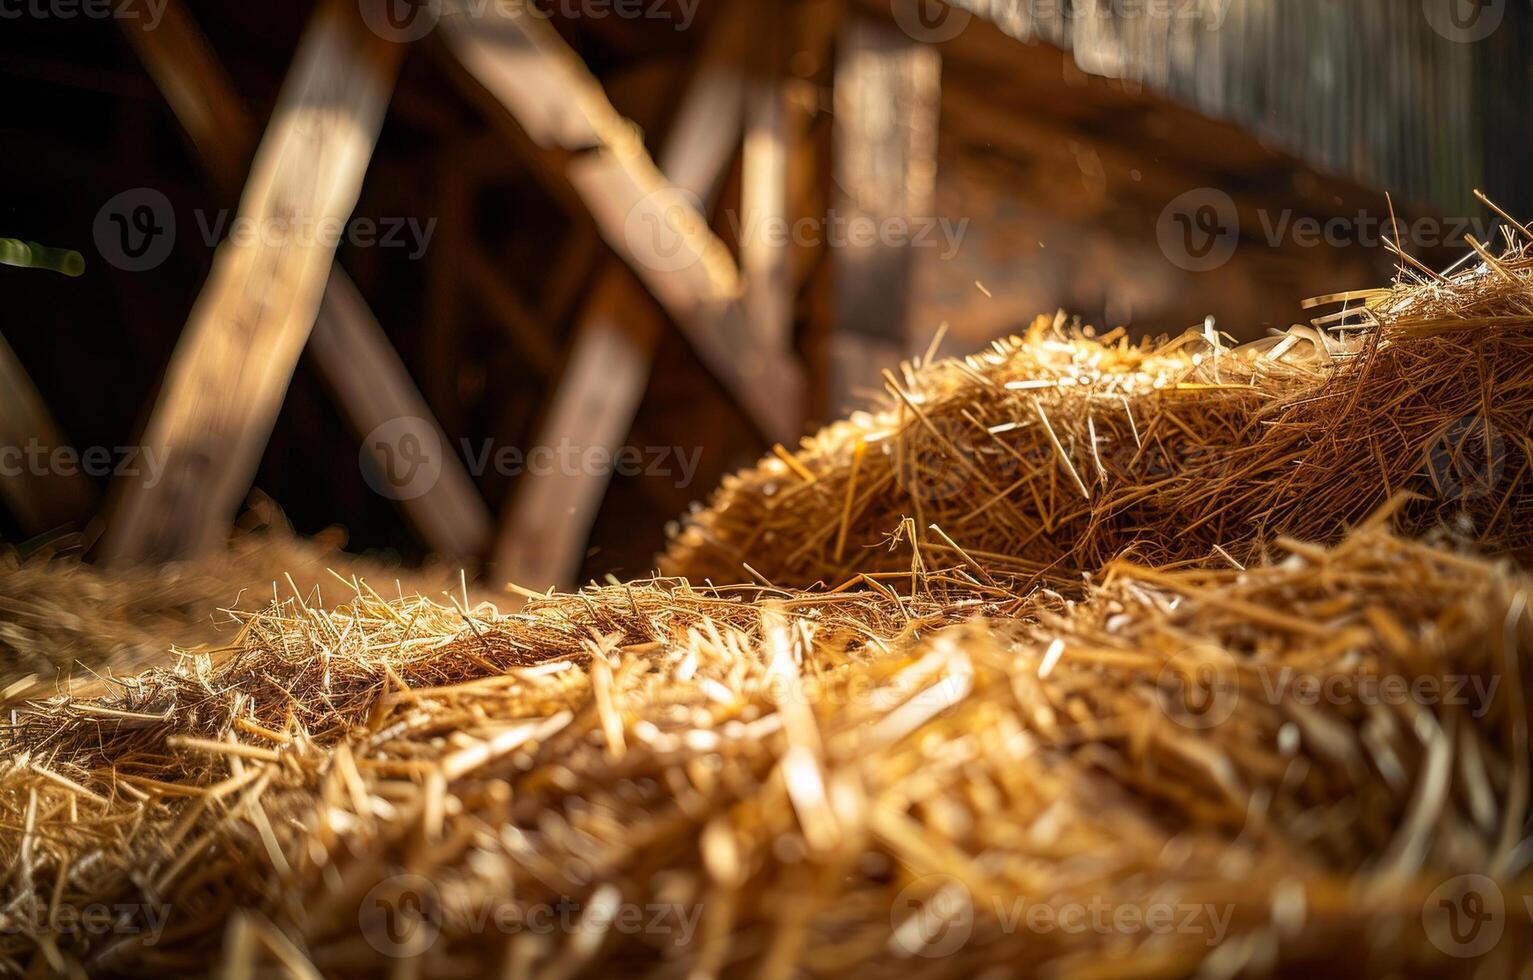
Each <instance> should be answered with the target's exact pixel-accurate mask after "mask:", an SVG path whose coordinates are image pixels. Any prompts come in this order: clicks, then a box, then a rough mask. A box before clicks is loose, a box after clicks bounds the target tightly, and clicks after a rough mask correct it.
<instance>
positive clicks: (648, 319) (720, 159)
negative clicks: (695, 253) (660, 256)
mask: <svg viewBox="0 0 1533 980" xmlns="http://www.w3.org/2000/svg"><path fill="white" fill-rule="evenodd" d="M759 14H760V10H759V9H757V10H755V11H754V14H753V12H752V8H751V7H750V6H749V5H747V4H743V3H742V4H730V5H728V6H725V7H723V8H721V10H720V12H719V14H718V19H717V20H716V21H715V23H714V25H713V26H712V28H711V31H710V35H709V37H708V38H707V39H705V41H704V46H703V51H702V54H701V55H700V57H699V60H698V64H697V66H696V68H695V69H694V71H693V76H692V79H691V81H690V82H689V84H688V86H687V89H686V92H685V94H684V95H683V97H682V98H681V100H680V102H679V104H678V106H677V111H676V116H675V118H674V119H673V120H672V123H671V126H670V128H669V130H668V133H667V136H666V138H665V139H664V141H663V143H662V148H661V151H660V160H659V164H660V169H661V171H662V172H663V173H664V174H665V176H666V177H667V178H668V179H669V180H670V181H671V183H672V184H673V185H674V186H675V187H677V188H678V189H679V190H681V191H682V192H683V193H684V194H686V195H688V196H689V197H690V198H692V199H694V200H696V201H697V202H699V203H700V204H701V206H702V208H703V209H704V210H705V211H706V210H708V209H709V208H710V206H711V202H712V201H713V200H714V199H715V198H716V197H717V195H718V192H719V189H720V185H721V184H722V183H723V181H724V178H725V176H726V175H727V174H728V172H729V169H730V167H731V165H732V164H733V162H734V160H735V157H736V155H737V154H739V153H740V150H741V135H742V133H743V131H744V119H745V113H746V112H747V106H749V105H750V104H751V103H750V100H748V99H747V84H748V82H747V78H746V74H745V71H744V66H745V65H746V63H747V61H748V59H749V51H750V49H751V47H752V44H753V43H754V39H755V34H754V33H753V31H754V27H753V21H752V17H753V16H754V15H759ZM831 38H832V33H831V32H828V31H827V32H824V33H823V45H822V44H820V43H819V42H820V40H821V39H820V38H819V37H818V36H816V37H813V38H809V39H807V43H808V44H809V46H810V47H811V48H813V49H815V50H816V51H819V50H820V49H821V48H823V49H824V50H828V49H829V45H830V40H831ZM758 81H759V79H758ZM751 84H754V83H751ZM756 92H757V93H758V94H759V93H760V89H759V88H757V89H756ZM790 128H791V127H790ZM596 282H597V285H596V286H595V288H594V289H592V290H591V294H590V300H589V301H588V303H587V305H586V307H585V310H584V313H583V315H582V317H581V318H580V320H579V321H577V325H576V328H575V333H574V340H573V343H572V345H571V349H570V354H569V359H568V362H567V364H566V367H565V371H564V376H563V380H562V382H561V385H560V388H559V391H558V394H557V396H556V397H555V399H554V401H553V403H552V405H551V406H550V410H549V412H548V415H547V416H546V418H545V419H544V420H543V423H542V425H541V427H540V429H539V432H538V436H537V440H536V443H535V444H536V445H547V446H558V445H563V444H570V445H573V446H575V447H577V448H578V450H579V451H580V454H581V455H582V456H584V455H585V454H586V453H587V452H588V451H594V452H593V455H594V457H595V458H596V459H601V460H611V459H614V458H615V457H616V454H617V453H618V452H619V451H620V450H621V448H622V446H623V443H624V440H626V439H627V438H628V436H629V432H630V429H631V427H632V423H633V418H634V416H635V414H636V413H637V411H638V408H639V403H640V401H641V399H642V398H643V395H644V389H645V386H646V384H647V382H648V379H649V375H650V368H651V365H652V363H653V360H654V349H655V343H656V341H657V338H658V337H659V336H660V333H661V330H662V329H663V327H664V323H663V322H662V321H661V319H660V318H659V317H658V316H657V315H655V313H654V312H653V305H652V304H650V303H647V302H645V297H644V296H643V295H642V291H641V290H642V287H641V286H640V285H639V283H638V282H637V281H636V280H635V279H634V277H633V276H632V275H631V274H630V273H629V272H628V270H626V269H624V268H623V267H622V266H621V265H620V264H617V262H616V260H612V262H611V263H609V265H608V267H607V268H606V269H605V270H604V271H603V272H602V273H601V275H600V276H598V278H597V280H596ZM610 479H611V472H610V470H608V469H606V468H601V467H596V468H592V469H590V470H582V471H581V472H578V473H554V474H541V475H534V474H524V475H523V476H522V478H521V479H520V480H519V481H518V483H517V486H516V488H515V490H514V492H513V494H512V498H511V501H510V504H509V506H508V507H507V510H506V514H505V520H504V523H503V524H502V526H501V531H500V536H499V539H498V541H497V544H496V548H495V558H494V563H493V574H494V575H495V576H496V577H497V578H499V579H500V580H501V581H509V582H515V583H517V584H519V585H522V586H525V587H528V588H534V589H539V590H541V589H546V588H549V587H551V586H555V587H568V586H572V585H574V584H576V583H575V577H576V576H577V575H578V574H579V572H580V566H581V563H582V561H583V559H584V555H585V548H586V543H587V541H588V540H589V538H590V533H591V528H592V526H593V525H594V524H595V522H596V516H597V512H598V511H599V510H600V507H601V503H602V498H603V496H604V494H605V491H606V488H607V485H608V482H609V481H610Z"/></svg>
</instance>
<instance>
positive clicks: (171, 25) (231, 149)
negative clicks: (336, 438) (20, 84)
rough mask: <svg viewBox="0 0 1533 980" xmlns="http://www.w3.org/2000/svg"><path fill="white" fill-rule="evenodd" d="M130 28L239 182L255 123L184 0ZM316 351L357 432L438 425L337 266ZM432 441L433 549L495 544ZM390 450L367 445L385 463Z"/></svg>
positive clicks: (415, 503)
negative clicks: (150, 25)
mask: <svg viewBox="0 0 1533 980" xmlns="http://www.w3.org/2000/svg"><path fill="white" fill-rule="evenodd" d="M120 23H122V24H123V31H124V33H125V34H126V36H127V37H128V39H129V41H130V43H131V44H132V45H133V48H134V50H135V51H136V52H137V53H138V56H139V58H140V60H142V61H143V63H144V66H145V68H146V69H147V70H148V71H149V74H150V76H151V77H152V78H153V79H154V81H155V84H156V85H158V86H159V88H160V91H161V93H162V94H163V95H164V97H165V100H166V102H168V103H169V105H170V107H171V111H172V112H174V113H175V115H176V118H177V119H178V120H179V121H180V122H181V125H182V128H184V129H185V130H186V132H187V134H188V136H189V137H190V138H191V141H192V144H193V145H194V146H195V147H196V148H197V152H198V154H199V155H200V156H201V158H202V161H203V164H204V166H205V167H206V168H207V170H208V172H209V174H210V175H211V176H212V177H213V179H214V180H215V181H216V182H217V183H218V184H220V185H221V186H224V187H230V188H232V187H236V186H237V185H238V183H239V181H240V179H241V177H242V176H243V175H244V173H245V166H246V161H247V155H248V153H249V151H250V149H251V147H252V145H253V143H254V141H255V123H254V122H253V120H252V119H251V118H250V116H249V114H248V113H247V112H246V110H245V106H244V102H243V100H242V99H241V98H240V96H239V93H238V92H237V91H236V90H235V88H234V83H233V82H232V81H231V80H230V78H229V76H228V73H227V72H225V71H224V67H223V65H222V64H221V63H220V62H219V60H218V56H217V54H216V53H215V52H214V51H213V48H212V46H211V45H210V44H209V43H208V41H207V38H206V36H205V35H204V34H203V33H202V31H201V30H200V29H199V28H198V27H197V24H196V22H195V21H194V20H193V19H192V17H191V14H190V13H188V11H187V9H186V7H185V6H184V5H183V4H182V3H181V2H180V0H166V4H165V11H164V16H163V17H162V19H161V23H160V25H159V27H158V29H156V30H153V31H146V30H143V29H142V28H140V27H139V26H138V24H137V22H136V21H130V20H127V19H123V20H121V21H120ZM309 352H310V353H311V354H312V355H313V356H314V363H315V366H316V367H317V368H318V369H319V373H320V376H321V377H322V378H323V379H324V381H325V384H326V386H327V387H329V388H330V390H331V392H332V393H334V394H335V396H336V399H337V402H338V403H339V405H340V407H341V410H342V411H343V412H344V413H345V414H346V418H347V421H348V422H349V423H350V425H351V428H352V430H353V431H354V432H355V433H356V434H357V436H358V437H360V438H365V437H366V436H367V435H368V434H369V433H372V432H375V431H377V430H378V428H379V427H380V426H382V425H385V424H387V423H388V422H390V421H391V420H393V419H397V418H419V419H422V420H423V422H424V424H425V425H427V426H428V427H431V428H434V429H436V430H437V431H438V432H440V430H441V427H440V425H438V424H437V422H436V420H435V419H434V418H433V416H432V413H431V409H430V407H429V406H428V405H427V404H426V400H425V399H424V398H423V397H421V394H420V390H419V389H418V388H417V387H416V385H415V382H414V381H413V380H412V379H411V378H410V372H409V371H408V370H407V369H406V368H405V366H404V363H403V362H402V361H401V360H400V359H399V355H398V354H397V353H396V352H395V351H394V347H393V345H392V344H390V343H389V339H388V335H387V334H385V333H384V331H383V327H382V326H380V325H379V323H378V320H377V318H376V317H375V316H373V312H372V310H371V309H369V308H368V306H367V302H366V300H364V299H363V298H362V295H361V293H360V292H359V291H358V290H357V288H356V285H355V284H354V283H352V281H351V278H350V277H349V276H347V275H346V272H345V270H343V269H342V268H341V267H340V266H339V265H337V266H335V267H334V268H333V269H331V271H330V281H329V283H328V284H327V286H326V288H325V297H324V299H323V301H322V302H321V305H320V312H319V316H318V318H317V319H316V321H315V324H314V332H313V334H312V335H311V337H310V341H309ZM447 445H448V443H447V441H446V440H445V438H442V439H440V440H439V442H438V443H435V444H434V443H432V442H431V441H430V440H426V441H425V444H424V446H423V447H422V451H423V452H425V453H427V454H428V457H434V458H430V459H429V460H428V464H427V465H430V466H432V467H434V468H435V469H436V470H437V471H439V472H440V473H441V474H442V475H441V477H440V478H439V479H438V481H437V482H436V484H434V485H433V486H432V487H431V488H430V489H429V490H427V491H426V492H425V493H423V494H421V495H420V496H419V497H411V498H409V499H407V500H401V501H399V505H400V508H401V509H402V510H403V511H404V514H405V517H406V519H408V520H409V521H410V524H411V526H412V527H414V528H415V530H416V533H418V534H419V535H420V536H421V540H423V541H424V542H425V543H426V545H427V547H429V548H431V549H432V550H433V551H435V552H437V553H438V554H442V555H454V556H461V557H467V556H477V555H482V554H483V553H484V552H485V550H486V549H487V547H488V544H489V540H490V535H491V533H492V525H493V520H492V518H491V516H490V511H489V508H488V507H486V506H485V504H484V500H483V498H481V497H480V495H479V492H478V490H477V489H476V488H475V487H474V484H473V481H472V479H471V478H470V477H469V474H468V471H467V470H466V469H465V468H464V467H463V465H462V462H461V461H460V460H459V459H458V457H457V456H455V455H454V454H453V453H451V452H449V451H447V449H446V448H445V447H446V446H447ZM382 452H383V450H381V449H378V448H377V447H376V446H374V447H372V448H370V449H369V453H370V455H372V456H373V457H374V462H375V464H377V465H378V466H380V467H382V466H384V465H386V460H384V459H383V458H382V456H381V453H382Z"/></svg>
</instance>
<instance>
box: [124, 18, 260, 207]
mask: <svg viewBox="0 0 1533 980" xmlns="http://www.w3.org/2000/svg"><path fill="white" fill-rule="evenodd" d="M124 2H125V0H120V2H119V6H122V5H124ZM117 22H118V23H119V24H120V25H122V32H123V36H124V37H126V38H127V39H128V43H129V44H130V45H132V47H133V51H134V53H136V54H137V55H138V59H139V61H141V62H143V65H144V68H145V69H146V70H147V71H148V72H149V77H150V78H152V79H154V84H155V85H156V86H158V87H159V90H160V94H161V95H162V96H164V98H165V101H166V102H168V103H169V104H170V108H171V111H172V112H174V113H175V115H176V119H177V120H178V121H179V122H180V123H181V128H182V129H184V130H186V134H187V136H188V137H190V139H191V141H192V145H193V146H194V147H196V150H197V155H198V156H199V157H200V158H201V159H202V161H203V163H204V165H205V166H206V167H207V169H208V170H209V171H211V172H212V174H213V175H214V176H215V177H216V178H217V179H218V180H219V181H220V182H221V183H229V184H232V183H233V182H235V181H238V180H239V178H240V177H241V176H243V175H244V172H245V165H246V164H247V163H248V162H249V155H250V152H251V150H252V149H254V146H255V121H254V120H253V119H251V118H250V115H249V113H248V112H246V110H245V104H244V100H243V99H241V98H240V96H239V93H238V92H237V91H236V90H235V88H234V82H233V80H231V79H230V78H229V74H228V72H226V71H224V66H223V65H222V64H221V63H220V62H219V60H218V56H217V54H215V53H214V51H213V48H212V46H211V45H209V44H208V41H207V37H206V36H205V35H204V34H203V33H202V31H201V29H200V28H198V26H197V23H196V21H195V20H193V18H192V15H191V14H190V13H189V12H188V11H187V9H186V6H185V5H184V3H182V2H181V0H166V2H165V8H164V12H163V14H162V16H161V17H160V24H159V26H158V27H156V28H155V29H154V30H152V31H151V30H146V29H145V28H144V27H143V26H142V25H141V24H139V22H138V20H137V18H128V17H119V18H118V19H117Z"/></svg>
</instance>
